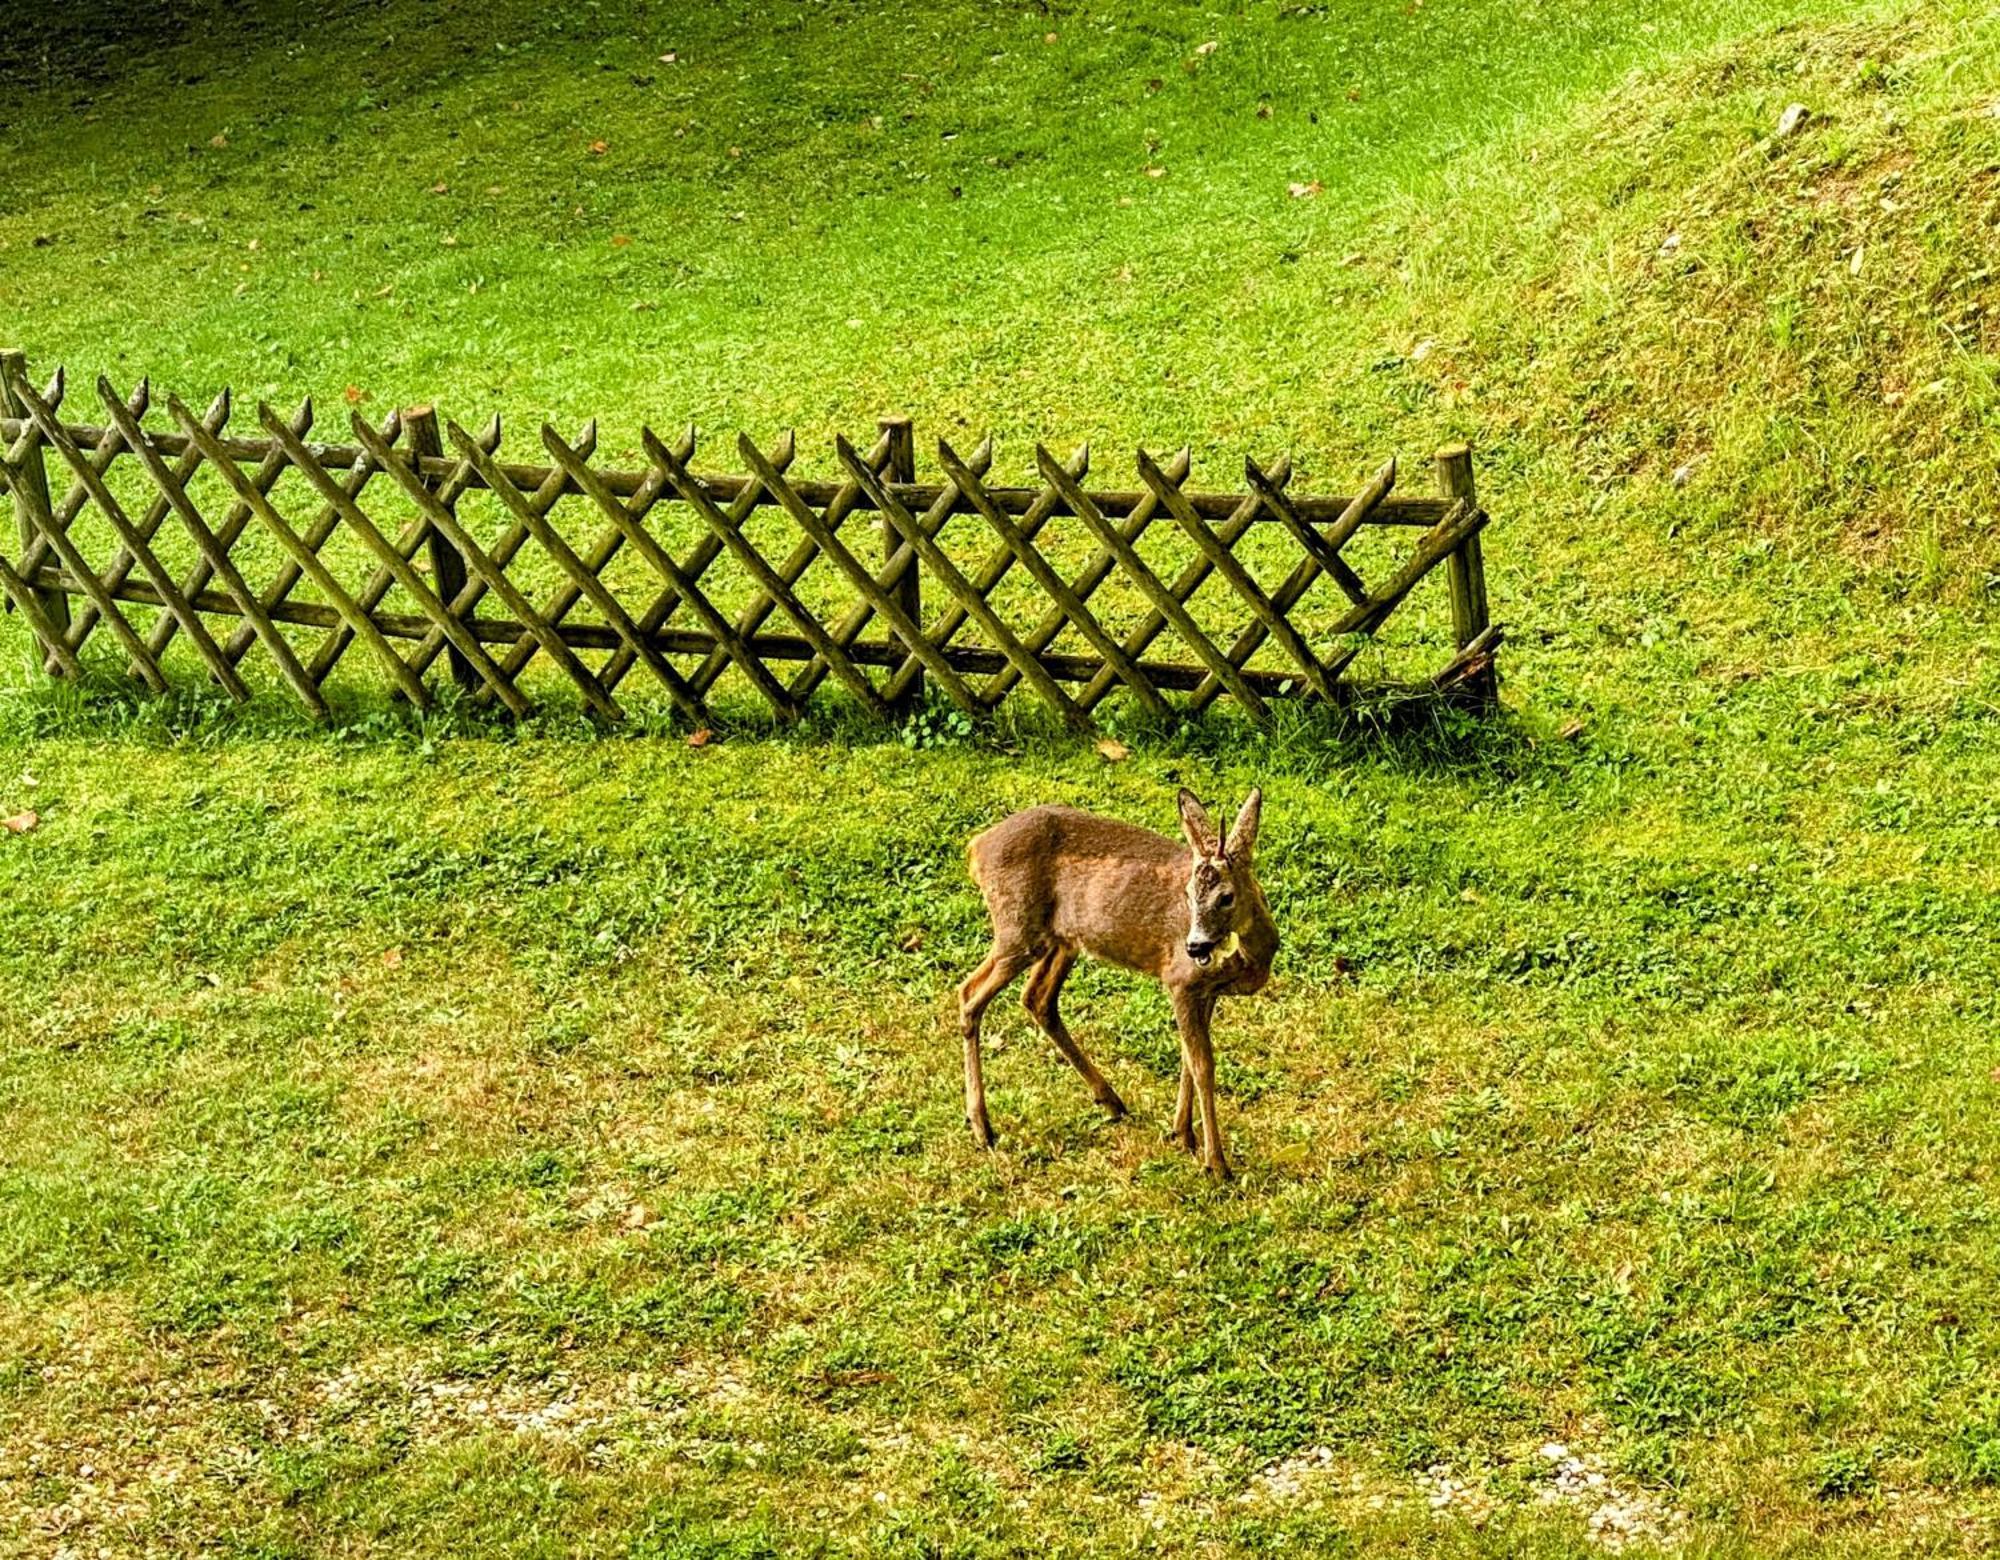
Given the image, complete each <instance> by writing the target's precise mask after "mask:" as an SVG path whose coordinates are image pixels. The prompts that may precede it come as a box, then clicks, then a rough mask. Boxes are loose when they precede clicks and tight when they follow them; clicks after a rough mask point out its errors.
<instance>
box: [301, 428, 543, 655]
mask: <svg viewBox="0 0 2000 1560" xmlns="http://www.w3.org/2000/svg"><path fill="white" fill-rule="evenodd" d="M419 410H427V409H426V408H419ZM401 415H402V416H403V418H404V422H403V432H404V435H405V437H406V439H407V440H409V441H411V447H412V448H414V447H415V445H414V441H415V439H416V437H417V429H416V428H415V427H414V426H412V425H411V423H410V422H409V420H408V417H409V414H408V413H403V414H401ZM370 432H371V434H372V432H373V430H372V429H371V430H370ZM436 432H437V428H436V426H435V423H434V424H433V426H432V428H431V433H432V434H433V435H435V434H436ZM480 439H481V446H480V447H481V448H482V449H489V450H490V449H493V448H495V447H496V446H498V444H499V443H500V419H499V418H498V417H495V418H494V419H493V420H492V421H491V422H490V423H488V424H487V426H486V431H485V432H484V433H483V434H481V435H480ZM384 448H387V446H386V445H385V446H384ZM404 459H405V461H406V462H407V457H404ZM369 469H371V470H380V469H381V467H380V464H379V463H376V462H371V463H370V468H369ZM421 480H422V482H423V485H424V488H425V490H426V491H427V492H430V493H431V494H432V495H433V496H434V497H436V498H437V500H438V502H439V503H440V504H442V505H443V506H444V507H445V508H446V509H449V508H451V506H452V504H453V503H454V502H455V501H456V500H457V497H458V493H459V492H460V491H462V490H461V489H457V488H454V487H453V485H452V479H451V478H450V477H444V478H437V477H425V478H422V479H421ZM440 534H441V533H440V532H439V531H438V530H437V527H435V526H434V525H432V524H431V520H430V511H429V510H428V509H427V508H426V507H425V506H424V505H422V504H419V505H418V506H417V513H416V516H415V518H413V519H412V520H411V521H410V522H409V523H408V524H407V525H405V526H404V527H403V529H402V530H401V531H399V532H397V534H396V540H395V541H394V542H393V543H391V544H390V545H392V546H393V547H394V548H395V549H396V551H397V553H398V554H399V555H400V556H401V557H402V558H403V560H404V561H405V562H413V561H414V560H415V558H416V556H417V549H418V548H419V547H421V546H423V545H424V543H425V541H426V540H427V539H429V538H431V537H433V536H438V535H440ZM443 546H444V550H445V552H447V553H448V554H450V555H451V556H452V557H454V558H456V557H457V556H458V553H457V549H455V548H453V547H452V546H451V544H450V542H449V540H446V541H445V542H444V543H443ZM447 568H449V566H447ZM395 586H396V576H395V575H394V574H392V573H391V572H390V571H389V570H388V569H387V568H386V567H384V566H383V565H382V564H379V563H378V564H376V565H375V572H374V573H373V574H371V575H369V576H368V583H367V584H365V585H363V586H362V587H361V589H360V590H359V591H357V592H356V593H355V597H354V599H355V600H356V601H358V602H360V603H361V610H362V611H363V612H370V613H372V612H373V611H374V610H375V609H376V608H377V607H378V606H380V605H381V604H382V600H383V598H384V597H385V596H387V595H388V594H389V592H390V591H391V590H393V589H395ZM433 588H434V589H435V588H436V587H435V586H433ZM463 589H464V586H463V584H461V585H460V587H459V590H463ZM452 594H453V595H454V596H455V595H457V594H458V591H454V592H453V593H452ZM438 599H439V600H440V601H446V600H447V598H446V597H445V594H444V592H443V591H442V590H439V591H438ZM447 604H448V603H447ZM453 615H454V616H456V615H457V614H455V613H454V614H453ZM438 638H439V640H440V641H441V642H445V643H448V641H445V640H444V631H443V630H442V629H440V630H439V631H438ZM353 642H354V636H353V634H351V633H350V632H349V631H348V628H347V625H346V624H344V623H343V624H341V625H340V626H339V627H338V628H336V629H334V631H333V632H332V633H330V634H328V635H327V636H326V639H325V641H324V642H323V643H322V644H321V645H320V647H319V649H318V650H316V651H314V652H313V658H312V665H311V666H310V667H308V668H307V670H308V671H310V672H311V673H312V676H313V680H314V681H316V682H320V683H324V682H325V681H326V680H327V678H329V677H331V676H332V675H333V669H334V667H335V666H337V665H339V663H340V658H341V657H342V656H343V655H345V654H346V653H347V647H348V646H349V645H350V644H352V643H353ZM451 653H452V655H453V656H454V657H455V658H456V659H457V660H460V661H465V655H464V652H462V651H459V650H453V651H452V652H451ZM429 665H430V662H428V661H425V662H423V663H422V664H421V665H419V664H418V662H417V661H416V659H415V658H414V657H412V658H411V660H410V670H411V671H413V672H415V673H416V674H417V676H419V677H421V676H423V674H424V668H425V667H427V666H429ZM465 665H466V669H467V670H468V671H472V672H473V678H472V686H473V690H474V691H475V692H478V693H485V692H488V691H490V690H488V688H487V685H486V683H485V681H484V680H483V679H482V678H480V677H479V675H478V674H477V672H476V670H474V669H473V667H472V663H471V662H470V661H465ZM507 681H509V682H512V681H513V678H512V677H511V676H509V677H508V679H507Z"/></svg>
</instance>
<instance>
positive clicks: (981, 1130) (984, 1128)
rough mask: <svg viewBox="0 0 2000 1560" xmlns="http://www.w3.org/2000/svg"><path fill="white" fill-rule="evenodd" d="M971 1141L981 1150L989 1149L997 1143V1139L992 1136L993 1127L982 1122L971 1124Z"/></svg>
mask: <svg viewBox="0 0 2000 1560" xmlns="http://www.w3.org/2000/svg"><path fill="white" fill-rule="evenodd" d="M972 1141H973V1142H975V1143H977V1144H978V1145H979V1146H980V1147H981V1148H991V1147H992V1146H993V1145H994V1143H996V1142H997V1141H998V1139H997V1138H995V1137H994V1136H993V1127H992V1125H991V1123H989V1122H984V1121H975V1122H973V1123H972Z"/></svg>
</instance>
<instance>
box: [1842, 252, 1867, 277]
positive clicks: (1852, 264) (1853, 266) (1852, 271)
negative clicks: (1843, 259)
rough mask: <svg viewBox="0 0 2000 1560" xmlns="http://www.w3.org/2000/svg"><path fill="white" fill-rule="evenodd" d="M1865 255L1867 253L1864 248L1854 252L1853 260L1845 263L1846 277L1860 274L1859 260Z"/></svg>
mask: <svg viewBox="0 0 2000 1560" xmlns="http://www.w3.org/2000/svg"><path fill="white" fill-rule="evenodd" d="M1867 253H1868V251H1867V250H1866V249H1865V248H1864V249H1857V250H1855V251H1854V258H1853V259H1852V260H1850V261H1848V262H1847V273H1848V275H1850V276H1859V275H1860V274H1861V259H1862V256H1864V255H1866V254H1867Z"/></svg>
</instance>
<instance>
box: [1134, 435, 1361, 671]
mask: <svg viewBox="0 0 2000 1560" xmlns="http://www.w3.org/2000/svg"><path fill="white" fill-rule="evenodd" d="M1139 475H1140V478H1141V479H1142V480H1143V481H1144V482H1145V484H1146V486H1147V487H1149V488H1151V489H1152V490H1153V491H1154V492H1155V493H1157V494H1159V496H1160V502H1161V503H1163V504H1165V505H1166V506H1167V509H1168V511H1169V512H1170V513H1171V514H1172V515H1173V517H1174V518H1175V519H1176V520H1178V521H1179V522H1180V523H1181V529H1182V530H1184V531H1186V532H1187V534H1188V537H1189V539H1190V540H1191V541H1192V542H1193V543H1194V545H1195V549H1196V550H1197V551H1198V552H1199V553H1200V554H1201V555H1202V556H1203V557H1204V558H1206V559H1207V560H1208V561H1209V562H1210V563H1211V564H1213V565H1214V566H1215V571H1216V573H1218V574H1220V575H1221V576H1222V577H1223V579H1225V580H1227V581H1228V582H1229V587H1230V589H1232V590H1233V591H1235V592H1236V594H1237V595H1238V596H1240V597H1242V598H1243V600H1244V601H1245V602H1246V603H1247V604H1248V605H1249V608H1250V611H1251V613H1252V615H1254V616H1255V617H1256V619H1257V621H1258V622H1260V623H1262V624H1263V625H1264V626H1265V627H1266V628H1267V629H1269V630H1270V631H1271V637H1272V638H1274V639H1275V640H1277V641H1278V643H1279V645H1280V646H1281V647H1282V648H1283V649H1284V652H1285V654H1286V655H1288V656H1290V657H1291V659H1292V661H1293V663H1294V664H1295V665H1297V667H1298V669H1299V671H1300V672H1301V673H1303V674H1304V676H1305V680H1306V686H1307V687H1309V688H1311V689H1312V690H1313V692H1315V693H1317V694H1318V695H1319V696H1320V697H1321V698H1322V699H1331V698H1332V697H1333V684H1332V683H1331V681H1329V680H1328V678H1327V675H1326V668H1325V667H1324V666H1321V665H1320V663H1319V657H1318V656H1316V655H1314V654H1313V653H1312V650H1311V649H1310V648H1309V647H1308V646H1307V644H1306V642H1305V640H1304V639H1303V638H1301V637H1300V635H1299V631H1298V630H1297V629H1295V628H1293V627H1292V625H1291V623H1290V622H1289V621H1288V620H1287V619H1286V617H1285V615H1284V614H1283V613H1282V612H1280V611H1278V610H1277V609H1276V608H1275V607H1273V606H1272V605H1271V598H1270V597H1269V596H1267V595H1265V594H1264V588H1263V587H1262V586H1261V585H1259V584H1258V583H1257V582H1256V580H1255V579H1253V578H1252V577H1251V575H1250V571H1249V570H1248V569H1246V568H1244V567H1243V565H1242V563H1241V562H1240V561H1239V560H1238V559H1237V557H1236V554H1234V553H1233V552H1231V551H1230V550H1229V549H1228V548H1227V547H1225V546H1223V545H1222V543H1221V541H1220V540H1219V539H1218V538H1217V537H1216V534H1215V532H1213V531H1212V530H1210V529H1209V526H1208V522H1207V521H1206V520H1204V519H1202V517H1201V516H1200V515H1198V514H1196V513H1195V512H1194V508H1193V506H1192V505H1190V504H1189V503H1188V501H1187V498H1186V497H1185V495H1183V494H1182V493H1181V491H1180V489H1179V488H1177V487H1175V486H1174V485H1173V484H1172V483H1170V482H1168V481H1167V478H1166V474H1165V473H1164V472H1162V471H1161V470H1160V468H1159V466H1158V465H1156V464H1155V463H1154V461H1153V457H1152V456H1151V455H1148V454H1147V453H1146V452H1145V451H1144V450H1140V451H1139Z"/></svg>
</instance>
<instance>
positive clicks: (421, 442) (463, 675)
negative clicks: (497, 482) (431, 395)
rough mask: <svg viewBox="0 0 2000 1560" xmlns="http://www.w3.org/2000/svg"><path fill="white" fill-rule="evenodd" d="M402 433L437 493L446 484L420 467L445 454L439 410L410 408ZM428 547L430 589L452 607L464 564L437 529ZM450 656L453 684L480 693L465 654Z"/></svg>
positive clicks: (432, 531)
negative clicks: (430, 459)
mask: <svg viewBox="0 0 2000 1560" xmlns="http://www.w3.org/2000/svg"><path fill="white" fill-rule="evenodd" d="M403 432H404V433H405V435H407V437H408V439H409V449H410V464H411V467H412V468H413V469H414V470H415V471H416V473H417V474H418V475H419V476H420V477H423V483H424V486H425V487H427V488H429V489H430V490H431V491H432V492H433V493H435V492H436V491H437V490H438V488H439V487H441V486H442V485H443V484H442V482H441V481H440V479H439V478H437V477H433V476H428V475H425V473H424V469H423V466H422V464H421V463H422V461H423V458H424V457H425V456H426V455H442V454H443V453H444V441H443V440H442V439H441V438H439V437H438V418H437V408H436V407H434V406H412V407H410V408H409V409H408V410H407V411H405V412H404V413H403ZM425 545H426V546H427V548H428V549H429V552H430V560H431V589H433V590H435V591H436V592H437V593H438V600H440V601H442V602H443V603H444V604H445V605H446V606H450V605H451V604H452V603H453V602H454V601H456V600H457V599H458V593H459V592H460V591H462V590H464V589H465V560H464V559H463V558H462V557H460V556H459V552H458V549H457V548H456V547H454V546H452V545H451V539H450V538H449V537H447V536H446V535H445V534H444V532H442V531H440V530H439V529H438V528H437V527H436V526H432V527H431V528H430V534H429V536H428V537H427V538H426V539H425ZM447 653H448V654H449V655H450V656H451V680H452V681H453V682H455V683H457V684H458V686H459V687H461V688H463V689H464V690H465V691H466V692H467V693H472V692H474V691H475V690H477V689H478V687H479V674H478V673H477V672H476V671H474V670H473V669H472V663H471V662H470V661H468V660H466V658H465V652H464V651H462V650H460V649H459V648H458V646H456V645H449V646H448V647H447Z"/></svg>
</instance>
